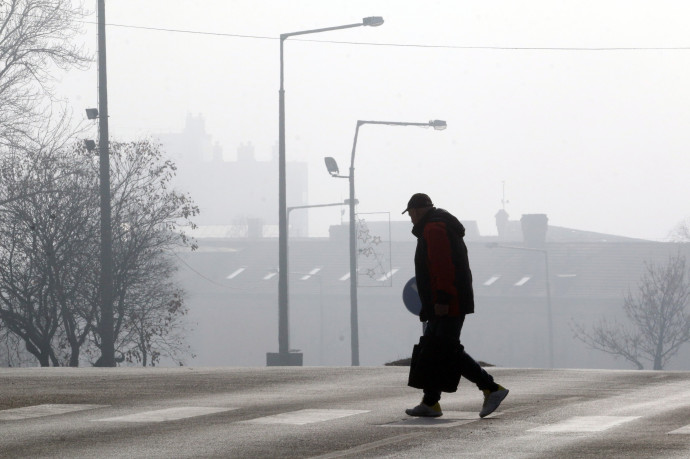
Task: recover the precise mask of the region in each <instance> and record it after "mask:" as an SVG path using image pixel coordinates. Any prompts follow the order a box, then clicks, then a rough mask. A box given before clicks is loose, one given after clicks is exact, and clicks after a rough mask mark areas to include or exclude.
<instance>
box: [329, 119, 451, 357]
mask: <svg viewBox="0 0 690 459" xmlns="http://www.w3.org/2000/svg"><path fill="white" fill-rule="evenodd" d="M364 124H383V125H386V126H420V127H433V128H434V129H436V130H438V131H442V130H444V129H445V128H446V127H447V125H446V122H445V121H442V120H431V121H429V122H428V123H406V122H398V121H362V120H358V121H357V127H356V128H355V139H354V141H353V143H352V154H351V156H350V175H339V174H340V171H339V170H338V164H337V163H336V161H335V159H333V158H331V157H330V156H329V157H327V158H324V159H325V161H326V168H327V169H328V172H329V173H330V174H331V176H333V177H339V178H347V179H349V181H350V199H349V201H350V202H349V204H350V345H351V348H352V366H359V319H358V317H357V238H356V232H355V205H356V204H357V202H356V200H355V151H356V149H357V137H358V135H359V128H360V126H362V125H364Z"/></svg>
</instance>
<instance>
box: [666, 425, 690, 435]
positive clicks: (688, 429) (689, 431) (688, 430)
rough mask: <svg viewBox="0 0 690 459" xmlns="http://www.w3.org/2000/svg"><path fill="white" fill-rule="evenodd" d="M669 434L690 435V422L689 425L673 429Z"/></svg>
mask: <svg viewBox="0 0 690 459" xmlns="http://www.w3.org/2000/svg"><path fill="white" fill-rule="evenodd" d="M669 434H673V435H690V424H688V425H687V426H684V427H681V428H680V429H676V430H673V431H671V432H669Z"/></svg>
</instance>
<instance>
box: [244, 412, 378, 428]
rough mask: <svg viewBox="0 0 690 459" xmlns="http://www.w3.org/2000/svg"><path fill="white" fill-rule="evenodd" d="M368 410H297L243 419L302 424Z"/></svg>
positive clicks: (253, 422)
mask: <svg viewBox="0 0 690 459" xmlns="http://www.w3.org/2000/svg"><path fill="white" fill-rule="evenodd" d="M368 412H369V411H368V410H299V411H292V412H289V413H281V414H276V415H273V416H265V417H262V418H256V419H250V420H248V421H244V422H247V423H250V424H292V425H304V424H312V423H315V422H324V421H330V420H333V419H338V418H344V417H347V416H354V415H356V414H363V413H368Z"/></svg>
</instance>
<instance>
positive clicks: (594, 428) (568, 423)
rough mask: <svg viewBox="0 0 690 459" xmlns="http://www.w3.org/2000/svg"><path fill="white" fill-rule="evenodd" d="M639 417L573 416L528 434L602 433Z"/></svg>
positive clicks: (535, 429) (531, 430)
mask: <svg viewBox="0 0 690 459" xmlns="http://www.w3.org/2000/svg"><path fill="white" fill-rule="evenodd" d="M640 417H641V416H574V417H572V418H570V419H566V420H565V421H561V422H557V423H555V424H549V425H545V426H541V427H536V428H534V429H530V430H529V432H552V433H560V432H602V431H604V430H608V429H610V428H612V427H616V426H618V425H621V424H624V423H626V422H630V421H634V420H635V419H638V418H640Z"/></svg>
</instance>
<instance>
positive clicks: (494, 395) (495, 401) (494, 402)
mask: <svg viewBox="0 0 690 459" xmlns="http://www.w3.org/2000/svg"><path fill="white" fill-rule="evenodd" d="M482 392H484V404H483V405H482V410H481V411H480V412H479V417H480V418H483V417H486V416H488V415H490V414H491V413H493V412H494V411H496V408H498V406H499V405H500V404H501V402H502V401H503V399H504V398H506V397H507V396H508V392H510V391H509V390H508V389H506V388H505V387H503V386H498V389H497V390H495V391H493V392H490V391H489V390H488V389H487V390H483V391H482Z"/></svg>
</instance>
